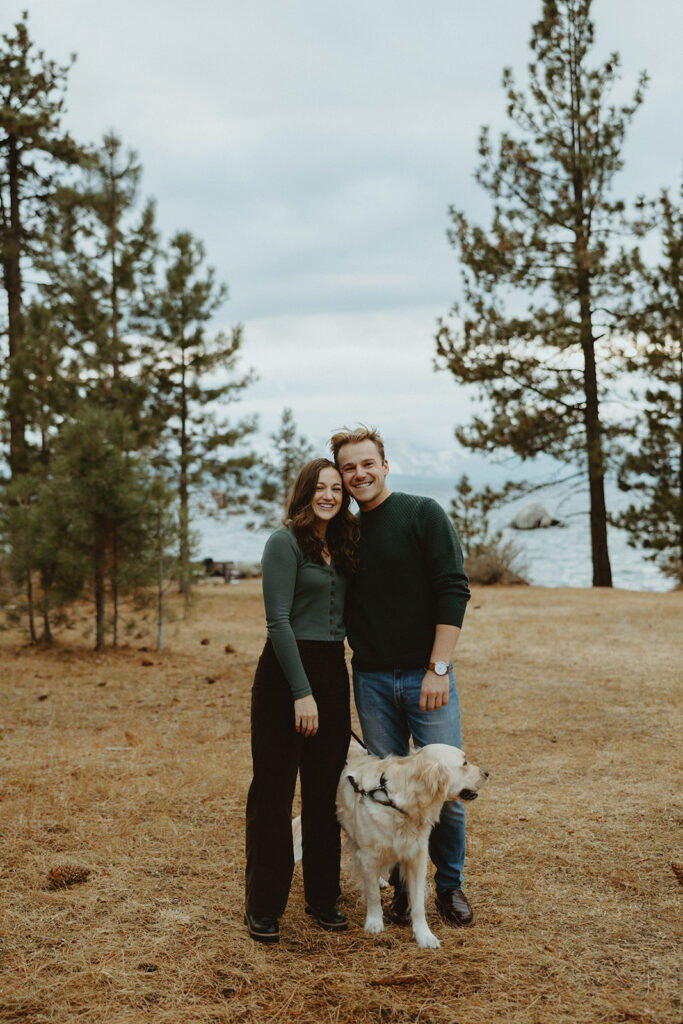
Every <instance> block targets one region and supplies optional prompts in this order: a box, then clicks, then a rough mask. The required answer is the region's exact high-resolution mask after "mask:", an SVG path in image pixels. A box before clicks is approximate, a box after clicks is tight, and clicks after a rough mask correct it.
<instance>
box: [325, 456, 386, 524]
mask: <svg viewBox="0 0 683 1024" xmlns="http://www.w3.org/2000/svg"><path fill="white" fill-rule="evenodd" d="M337 464H338V466H339V471H340V473H341V475H342V480H343V481H344V487H345V488H346V490H347V491H348V492H349V494H350V495H351V497H352V498H355V499H356V501H357V502H358V507H359V508H360V509H361V511H363V512H369V511H370V509H373V508H376V507H377V505H381V503H382V502H383V501H384V499H385V498H386V497H388V496H389V490H388V488H387V479H386V477H387V473H388V472H389V464H388V462H387V460H386V459H384V461H382V459H381V458H380V454H379V451H378V450H377V445H376V444H375V442H374V441H359V442H358V444H344V445H342V447H341V448H340V449H339V454H338V456H337Z"/></svg>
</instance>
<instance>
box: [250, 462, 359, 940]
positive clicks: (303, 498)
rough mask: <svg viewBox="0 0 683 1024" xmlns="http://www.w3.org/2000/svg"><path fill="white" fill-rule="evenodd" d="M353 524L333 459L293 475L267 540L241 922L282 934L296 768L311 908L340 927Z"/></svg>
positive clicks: (262, 933)
mask: <svg viewBox="0 0 683 1024" xmlns="http://www.w3.org/2000/svg"><path fill="white" fill-rule="evenodd" d="M356 537H357V526H356V522H355V519H354V517H353V516H352V515H351V512H350V511H349V497H348V495H347V494H346V492H345V491H344V488H343V486H342V481H341V476H340V475H339V472H338V471H337V469H336V467H335V465H334V463H333V462H330V461H329V460H328V459H314V460H313V461H312V462H309V463H307V464H306V465H305V466H304V467H303V469H302V470H301V472H300V473H299V475H298V476H297V478H296V480H295V482H294V486H293V488H292V492H291V495H290V498H289V502H288V507H287V515H286V518H285V520H284V525H283V526H282V527H281V528H280V529H279V530H276V532H275V533H274V534H272V536H271V537H270V538H269V540H268V543H267V544H266V547H265V550H264V552H263V560H262V570H263V599H264V603H265V608H266V622H267V626H268V639H267V641H266V645H265V647H264V649H263V653H262V655H261V658H260V660H259V663H258V668H257V669H256V677H255V679H254V687H253V690H252V704H251V749H252V758H253V764H254V777H253V780H252V783H251V787H250V789H249V796H248V798H247V844H246V845H247V871H246V912H245V916H244V923H245V924H246V925H247V928H248V930H249V934H250V935H251V937H252V938H253V939H256V940H257V941H259V942H277V941H278V939H279V937H280V932H279V924H278V918H279V917H281V915H282V913H283V912H284V909H285V905H286V903H287V897H288V895H289V887H290V884H291V881H292V872H293V869H294V854H293V848H292V823H291V815H292V800H293V797H294V789H295V786H296V777H297V772H300V775H301V826H302V837H303V875H304V893H305V896H306V913H308V914H311V915H312V916H313V917H314V918H315V919H316V921H317V922H318V924H319V925H320V926H321V927H322V928H325V929H327V930H330V931H342V930H343V929H345V928H346V927H347V922H346V918H345V917H344V915H343V914H342V913H341V911H340V910H339V908H338V907H337V899H338V897H339V856H340V836H339V825H338V823H337V819H336V815H335V793H336V788H337V782H338V779H339V775H340V773H341V770H342V768H343V766H344V761H345V758H346V754H347V751H348V745H349V737H350V731H351V723H350V712H349V678H348V672H347V669H346V663H345V660H344V632H345V629H344V602H345V597H346V584H347V579H348V577H349V576H350V575H351V574H352V572H353V570H354V568H355V549H356Z"/></svg>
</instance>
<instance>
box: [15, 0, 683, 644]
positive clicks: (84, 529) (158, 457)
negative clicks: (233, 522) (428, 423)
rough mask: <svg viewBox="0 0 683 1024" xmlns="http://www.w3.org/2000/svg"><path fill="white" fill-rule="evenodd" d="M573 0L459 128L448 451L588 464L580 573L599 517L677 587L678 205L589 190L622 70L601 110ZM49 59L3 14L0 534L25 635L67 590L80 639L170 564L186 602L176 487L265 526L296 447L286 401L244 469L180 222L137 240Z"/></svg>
mask: <svg viewBox="0 0 683 1024" xmlns="http://www.w3.org/2000/svg"><path fill="white" fill-rule="evenodd" d="M591 6H592V4H591V0H543V2H542V12H541V17H540V19H539V21H538V22H537V23H536V24H534V26H533V28H532V36H531V44H530V45H531V51H532V62H531V64H530V65H529V80H528V87H527V89H526V90H522V89H520V88H519V87H518V86H517V84H516V82H515V79H514V77H513V75H512V72H511V71H510V70H509V69H506V70H505V72H504V76H503V84H504V88H505V92H506V97H507V113H508V116H509V118H510V121H511V128H510V130H509V131H506V132H504V133H503V134H502V135H501V137H500V139H499V141H498V143H497V144H496V143H494V141H493V140H492V138H491V135H490V132H489V131H488V130H487V129H483V130H482V133H481V137H480V143H479V153H480V164H479V167H478V169H477V171H476V178H477V180H478V181H479V183H480V184H481V186H482V187H483V188H484V189H485V190H486V192H487V193H488V194H489V196H490V197H491V200H492V217H491V222H490V224H489V225H488V226H486V227H482V226H479V225H477V224H474V223H472V222H470V220H469V219H468V218H467V216H466V214H465V212H463V211H461V210H458V209H456V208H455V207H454V208H452V209H451V210H450V219H451V220H450V228H449V232H448V235H449V239H450V242H451V244H452V245H453V247H454V248H455V250H456V252H457V255H458V259H459V264H460V268H461V272H462V280H463V289H462V294H463V299H462V301H461V302H460V303H458V304H456V305H455V306H454V307H453V309H452V311H451V315H450V316H449V317H445V318H444V319H443V320H442V321H441V322H440V323H439V329H438V333H437V337H436V349H437V365H438V366H440V367H441V368H443V369H446V370H448V371H450V372H451V373H452V374H453V375H454V377H455V379H456V380H457V381H459V382H461V383H464V384H468V385H472V386H473V387H474V388H475V389H476V394H477V396H478V397H479V398H480V399H481V401H482V413H481V415H477V416H475V417H474V418H473V420H472V421H471V422H470V423H469V424H464V425H462V426H461V427H459V428H458V430H457V432H456V436H457V438H458V440H459V442H460V443H461V444H462V445H464V446H465V447H468V448H471V449H475V450H479V451H483V452H490V453H495V454H500V453H501V452H505V451H509V452H510V451H511V452H514V453H515V454H516V455H518V456H521V457H522V458H523V459H533V458H534V457H536V456H537V455H539V454H541V453H545V454H549V455H551V456H553V457H554V458H555V459H557V460H559V461H560V462H563V463H566V464H568V465H570V466H572V467H573V468H574V470H576V471H577V472H579V473H581V474H582V475H583V476H584V477H585V479H586V480H587V481H588V492H589V496H590V523H591V544H592V556H593V583H594V585H596V586H611V583H612V576H611V566H610V561H609V552H608V542H607V525H608V523H609V522H610V521H611V522H613V523H616V524H617V525H620V526H622V527H624V528H625V529H626V530H628V532H629V535H630V538H631V541H632V543H633V544H635V545H638V546H639V547H642V548H643V549H644V550H645V552H646V554H647V555H648V556H649V557H652V558H654V559H655V560H656V561H657V562H658V564H659V565H661V566H662V568H664V569H665V570H666V571H669V572H671V573H672V574H673V575H675V576H677V578H678V579H680V578H681V566H683V458H682V453H683V337H682V328H681V323H682V320H683V299H682V288H681V278H682V275H681V261H682V254H683V242H682V230H681V228H682V226H683V213H682V212H681V205H680V192H679V193H678V195H676V194H674V193H673V192H672V190H671V189H662V191H661V193H660V194H659V195H658V196H656V197H644V196H643V197H640V198H638V199H637V201H636V202H634V203H633V204H632V205H631V207H629V206H628V205H627V203H626V202H625V201H624V200H623V199H621V198H619V197H618V196H615V195H614V188H615V178H616V176H617V174H618V172H619V170H620V169H621V168H622V165H623V156H622V153H623V147H624V142H625V139H626V133H627V129H628V127H629V125H630V123H631V121H632V119H633V117H634V116H635V115H636V113H637V111H638V108H639V107H640V105H641V103H642V102H643V99H644V95H645V89H646V85H647V76H646V75H645V74H643V75H642V76H641V77H640V79H639V81H638V83H637V84H636V86H635V89H634V93H633V97H632V99H631V101H630V102H627V103H625V104H622V105H618V104H615V103H613V102H612V100H611V98H610V93H611V90H612V89H613V88H614V86H615V84H616V82H617V80H618V78H619V75H620V65H619V56H618V54H611V55H610V56H609V58H608V59H607V60H605V61H604V62H603V63H602V64H600V65H597V66H595V67H594V66H592V65H591V63H590V51H591V49H592V47H593V45H594V26H593V22H592V20H591ZM70 66H71V62H69V63H67V64H63V65H61V64H58V63H56V62H54V61H52V60H50V59H49V58H48V57H46V55H45V54H44V52H43V51H41V50H39V49H38V48H37V47H36V45H35V44H34V42H33V41H32V39H31V37H30V33H29V26H28V18H27V15H23V16H22V18H21V19H20V20H19V21H18V23H17V24H16V25H15V26H14V27H13V29H12V30H11V31H10V32H8V33H6V34H4V35H3V36H2V41H1V44H0V259H1V261H2V272H3V276H2V285H3V288H4V291H5V294H6V307H5V309H6V313H5V314H4V318H3V320H4V322H2V323H0V329H2V331H3V333H4V336H5V338H6V352H7V358H6V360H5V361H4V363H3V368H2V375H1V377H0V399H1V402H2V410H3V416H2V419H1V420H0V431H1V433H0V441H1V442H2V444H3V445H4V448H5V451H6V453H7V454H6V464H7V470H8V472H7V474H6V477H7V478H6V480H5V481H4V484H3V495H2V497H3V501H2V511H1V516H0V530H1V532H2V544H3V551H4V568H5V571H7V572H8V573H9V574H10V575H11V577H12V579H13V581H14V583H15V584H16V585H17V586H19V587H21V588H22V590H23V593H24V603H25V608H26V613H27V621H28V627H29V631H30V635H31V638H32V639H33V640H37V639H44V640H47V641H49V639H50V638H51V632H52V625H51V624H52V622H53V621H54V616H55V615H56V614H58V613H59V610H60V609H61V608H62V607H63V606H64V605H65V604H66V603H68V602H69V601H72V600H74V599H75V598H76V597H79V596H82V595H83V594H87V595H88V596H90V597H92V600H93V607H94V611H95V627H96V628H95V633H96V646H97V647H98V648H100V647H102V646H103V644H104V642H105V633H106V631H107V630H109V634H110V636H111V640H112V642H113V643H114V644H116V643H117V642H118V637H119V632H120V628H119V612H120V606H121V601H122V599H123V597H124V596H126V595H128V594H130V593H135V592H136V591H139V590H142V589H146V590H147V591H148V590H149V587H150V586H156V589H157V596H158V604H159V607H160V608H161V609H162V608H163V594H164V591H165V588H166V587H167V586H168V584H169V580H173V581H174V583H176V584H177V585H178V586H179V587H180V589H181V591H182V592H183V593H184V594H185V595H186V597H187V596H189V593H190V589H191V584H192V510H193V498H194V499H195V501H196V500H197V498H198V496H200V495H206V500H205V506H206V507H211V508H213V509H216V510H221V511H224V510H228V511H229V510H235V509H237V510H239V509H241V510H249V511H251V513H252V515H253V516H254V517H255V518H254V524H255V525H272V524H273V523H274V522H275V521H276V520H277V513H276V509H277V508H278V507H281V504H282V500H283V498H284V495H285V494H286V491H287V488H288V486H289V484H290V483H291V480H292V479H293V476H294V474H295V472H296V470H297V468H298V466H299V465H300V463H301V461H302V460H303V459H305V458H306V456H307V453H308V451H309V449H308V447H307V444H306V442H305V439H303V438H301V437H299V436H298V435H297V429H296V424H295V422H294V417H293V414H292V411H291V410H285V411H284V413H283V418H282V422H281V425H280V428H279V430H278V432H277V433H276V434H274V435H273V436H272V437H271V441H272V456H271V457H270V458H269V459H265V460H264V459H263V458H261V459H259V458H257V456H256V455H255V453H254V451H253V445H252V442H253V438H254V433H255V431H256V428H257V424H256V421H255V419H254V418H250V417H240V416H234V415H233V416H228V415H227V413H228V411H230V412H232V408H231V407H232V406H234V404H235V403H236V402H238V401H239V399H240V398H241V397H242V395H243V393H244V391H245V389H247V388H248V386H249V384H250V382H251V379H252V377H251V374H250V373H249V372H248V371H247V372H244V371H241V369H240V365H239V360H240V356H241V354H242V343H243V331H242V328H241V326H240V325H238V326H236V327H234V328H232V329H231V330H229V331H227V332H215V331H214V330H213V329H212V327H211V324H212V321H213V318H214V317H215V315H216V313H217V311H218V310H219V309H220V308H221V307H222V305H223V303H224V302H225V301H226V299H227V289H226V286H225V285H224V284H222V283H221V282H219V281H218V280H217V279H216V275H215V271H214V270H213V268H211V267H210V266H209V265H208V263H207V258H206V252H205V249H204V246H203V244H202V242H201V240H200V239H198V238H196V237H194V236H193V235H192V234H191V233H190V232H189V231H178V232H176V233H175V235H173V237H172V238H171V239H170V241H168V242H167V243H164V242H163V240H162V239H161V238H160V234H159V231H158V229H157V226H156V215H155V205H154V202H153V201H151V200H149V199H145V198H144V197H143V196H142V195H141V191H140V184H141V166H140V163H139V160H138V158H137V156H136V155H135V153H134V152H132V151H130V150H129V149H126V147H125V146H124V144H123V142H122V140H121V138H120V137H119V136H118V135H117V134H116V133H115V132H109V133H107V134H105V135H104V137H103V138H102V141H101V143H100V144H99V145H97V146H92V145H84V144H81V143H79V142H77V141H75V140H74V139H72V138H71V136H70V135H69V133H68V131H66V129H65V128H64V127H63V119H64V114H65V105H66V90H67V85H68V75H69V69H70ZM653 234H654V235H655V236H656V237H657V238H658V239H659V246H658V250H659V252H658V257H656V258H654V259H652V258H650V257H649V255H646V251H647V252H648V253H649V252H650V251H651V248H650V249H647V250H646V247H645V246H644V245H643V241H642V240H646V239H648V237H649V236H651V235H653ZM629 381H630V382H632V383H631V384H629V387H631V391H632V394H630V395H627V396H626V397H627V399H628V402H627V403H626V405H624V403H623V399H624V394H625V391H624V389H625V386H626V385H625V382H629ZM617 401H621V402H622V405H621V411H620V412H619V414H618V415H616V416H615V415H607V414H606V411H605V410H607V409H609V408H610V406H611V407H614V405H615V402H617ZM627 407H628V408H627ZM629 410H630V411H629ZM612 471H613V472H614V473H615V474H616V476H617V479H618V482H619V486H620V487H621V488H622V489H623V490H625V491H627V492H628V493H629V494H630V495H631V499H632V500H631V501H630V504H628V506H627V507H626V508H625V509H624V510H622V511H620V512H616V511H614V510H611V511H610V510H608V508H607V503H606V500H605V489H604V481H605V476H606V474H607V473H608V472H612ZM503 493H504V494H505V495H510V493H512V490H511V488H510V487H508V488H506V489H505V490H504V492H503ZM499 497H500V495H496V494H494V493H493V492H492V491H491V490H490V489H487V490H486V492H484V493H483V494H482V495H477V494H473V492H472V489H471V487H470V486H469V483H468V482H467V481H466V480H465V481H461V482H460V484H459V487H458V491H457V494H456V501H455V506H454V513H453V514H454V517H455V520H456V522H457V523H458V524H459V525H460V527H461V529H463V530H465V532H466V533H468V536H469V539H470V543H471V544H473V545H475V540H473V538H478V540H476V544H480V545H481V544H483V543H484V542H485V537H484V536H483V534H482V527H485V525H486V522H487V515H488V513H489V511H490V510H491V508H492V507H493V505H494V504H495V502H496V500H498V499H499ZM485 532H486V530H485V529H484V533H485ZM162 621H163V611H162V612H161V613H160V618H159V622H160V629H161V623H162Z"/></svg>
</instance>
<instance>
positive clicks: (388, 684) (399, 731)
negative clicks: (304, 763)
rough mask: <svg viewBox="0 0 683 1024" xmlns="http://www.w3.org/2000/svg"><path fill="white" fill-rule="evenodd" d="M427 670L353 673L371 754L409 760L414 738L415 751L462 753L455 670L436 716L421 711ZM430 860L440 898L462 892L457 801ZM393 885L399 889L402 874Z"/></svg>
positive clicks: (439, 828) (445, 813) (461, 824)
mask: <svg viewBox="0 0 683 1024" xmlns="http://www.w3.org/2000/svg"><path fill="white" fill-rule="evenodd" d="M425 671H426V669H396V670H395V671H382V672H358V671H357V670H356V669H354V670H353V694H354V699H355V702H356V709H357V711H358V718H359V720H360V724H361V728H362V730H363V739H364V741H365V744H366V745H367V748H368V750H369V751H370V753H371V754H375V755H377V757H388V756H389V754H399V755H405V754H407V753H408V752H409V746H408V741H409V739H410V737H411V736H412V737H413V743H414V745H415V746H416V747H426V746H427V744H428V743H448V744H449V745H450V746H452V747H461V746H462V742H461V739H460V706H459V704H458V693H457V690H456V688H455V679H454V677H453V669H452V667H451V668H450V669H449V673H448V676H449V690H448V704H447V705H446V706H445V707H442V708H439V709H438V710H435V711H420V690H421V688H422V680H423V679H424V675H425ZM429 856H430V857H431V859H432V862H433V864H434V866H435V868H436V874H435V876H434V880H435V882H436V888H437V891H438V892H443V891H444V889H459V888H461V886H462V869H463V864H464V863H465V808H464V807H463V805H462V804H461V803H460V802H459V801H458V800H451V801H448V802H447V803H445V804H444V805H443V810H442V812H441V818H440V820H439V822H438V823H437V824H436V825H435V826H434V828H433V830H432V834H431V836H430V839H429ZM390 881H391V883H392V884H393V885H396V884H399V885H400V881H399V878H398V872H397V871H396V869H394V871H393V872H392V877H391V878H390Z"/></svg>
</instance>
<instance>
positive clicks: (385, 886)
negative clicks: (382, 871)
mask: <svg viewBox="0 0 683 1024" xmlns="http://www.w3.org/2000/svg"><path fill="white" fill-rule="evenodd" d="M379 887H380V889H388V888H389V883H388V882H387V881H386V880H385V879H384V878H382V876H381V875H380V876H379Z"/></svg>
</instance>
